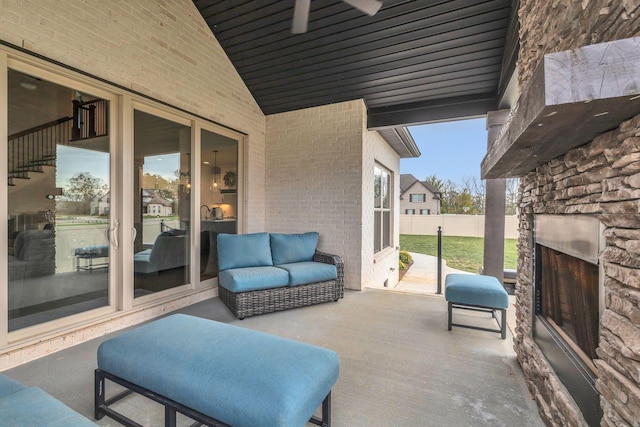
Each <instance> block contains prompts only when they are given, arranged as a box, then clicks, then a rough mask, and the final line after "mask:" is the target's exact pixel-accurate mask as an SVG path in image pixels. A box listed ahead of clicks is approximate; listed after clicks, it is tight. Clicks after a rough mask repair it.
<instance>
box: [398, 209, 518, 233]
mask: <svg viewBox="0 0 640 427" xmlns="http://www.w3.org/2000/svg"><path fill="white" fill-rule="evenodd" d="M439 226H440V227H442V235H443V236H466V237H484V215H448V214H447V215H404V214H401V215H400V234H416V235H424V236H435V235H437V234H438V227H439ZM504 237H505V239H517V238H518V220H517V217H516V216H515V215H507V216H505V221H504Z"/></svg>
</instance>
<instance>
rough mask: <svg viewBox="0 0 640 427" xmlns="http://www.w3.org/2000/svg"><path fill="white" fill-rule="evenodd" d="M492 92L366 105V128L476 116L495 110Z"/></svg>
mask: <svg viewBox="0 0 640 427" xmlns="http://www.w3.org/2000/svg"><path fill="white" fill-rule="evenodd" d="M496 103H497V99H496V96H495V94H480V95H469V96H458V97H455V98H446V99H438V100H434V101H424V102H416V103H410V104H400V105H393V106H390V107H379V108H370V109H369V110H368V114H367V128H368V129H369V130H374V129H375V130H377V129H382V128H388V127H398V126H413V125H419V124H424V123H433V122H441V121H446V120H454V119H462V118H471V117H479V116H484V115H485V114H487V111H491V110H495V109H496Z"/></svg>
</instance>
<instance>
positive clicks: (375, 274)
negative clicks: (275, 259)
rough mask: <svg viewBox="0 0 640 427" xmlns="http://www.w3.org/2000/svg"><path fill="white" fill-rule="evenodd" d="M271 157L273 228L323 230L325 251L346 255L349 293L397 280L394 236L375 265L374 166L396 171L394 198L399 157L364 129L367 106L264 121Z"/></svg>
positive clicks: (344, 105) (269, 204)
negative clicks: (389, 245) (376, 163)
mask: <svg viewBox="0 0 640 427" xmlns="http://www.w3.org/2000/svg"><path fill="white" fill-rule="evenodd" d="M266 159H267V172H266V177H267V180H266V181H267V190H266V194H267V205H266V206H267V210H266V211H267V221H266V222H267V230H268V231H273V232H303V231H310V230H315V231H318V232H320V234H321V237H320V249H321V250H325V251H328V252H332V253H336V254H339V255H341V256H342V257H343V258H344V262H345V286H346V287H347V288H350V289H363V288H364V287H366V286H370V285H371V286H376V285H379V286H382V283H384V280H385V279H387V278H388V279H389V284H390V286H393V285H395V283H397V281H398V271H397V264H398V260H397V252H396V251H395V246H396V245H397V244H398V243H397V242H398V239H399V237H398V236H399V235H398V232H397V231H396V233H395V235H394V238H393V242H394V243H393V244H392V248H391V249H388V250H386V251H383V253H381V254H378V255H377V256H376V257H375V263H374V254H373V167H374V162H375V161H376V160H377V161H378V162H380V163H381V164H382V165H384V166H385V167H387V168H388V169H389V170H391V171H392V172H393V173H394V177H395V180H394V183H395V185H394V188H393V190H392V191H393V197H394V199H397V198H398V194H399V185H400V184H399V168H400V159H399V157H398V155H397V153H395V152H394V151H393V150H392V149H391V148H390V147H389V145H388V144H387V143H386V142H385V141H384V140H383V139H382V137H380V135H379V134H378V133H377V132H370V131H367V130H366V108H365V105H364V102H363V101H361V100H359V101H350V102H344V103H340V104H332V105H326V106H322V107H316V108H309V109H305V110H299V111H293V112H289V113H282V114H275V115H271V116H267V154H266ZM394 206H395V207H396V211H395V212H394V215H393V218H394V219H393V220H394V223H395V224H396V226H395V229H396V230H397V229H398V226H399V222H398V221H399V220H398V215H397V206H398V201H397V200H396V202H395V203H394ZM391 268H394V270H391Z"/></svg>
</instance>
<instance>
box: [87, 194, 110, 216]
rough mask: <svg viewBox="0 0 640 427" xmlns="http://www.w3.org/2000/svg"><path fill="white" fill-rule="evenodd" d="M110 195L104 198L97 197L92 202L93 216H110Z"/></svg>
mask: <svg viewBox="0 0 640 427" xmlns="http://www.w3.org/2000/svg"><path fill="white" fill-rule="evenodd" d="M110 203H111V200H110V193H107V194H105V195H104V196H102V197H96V198H95V199H94V200H92V201H91V214H92V215H97V216H106V215H109V204H110Z"/></svg>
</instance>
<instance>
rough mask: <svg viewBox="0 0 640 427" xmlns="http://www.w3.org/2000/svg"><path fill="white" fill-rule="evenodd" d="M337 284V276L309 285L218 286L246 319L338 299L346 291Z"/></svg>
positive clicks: (233, 309) (225, 300)
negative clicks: (250, 288)
mask: <svg viewBox="0 0 640 427" xmlns="http://www.w3.org/2000/svg"><path fill="white" fill-rule="evenodd" d="M338 288H339V285H338V281H337V280H329V281H326V282H316V283H311V284H308V285H300V286H285V287H281V288H272V289H261V290H257V291H249V292H239V293H234V292H231V291H229V290H227V289H225V288H224V287H222V286H218V292H219V296H220V299H221V300H222V302H223V303H224V304H225V305H226V306H227V307H229V309H230V310H231V312H233V314H234V315H235V316H236V317H237V318H238V319H244V318H245V317H249V316H255V315H257V314H265V313H272V312H274V311H280V310H287V309H289V308H296V307H304V306H307V305H313V304H320V303H323V302H329V301H338V299H340V298H342V297H343V295H344V291H343V290H342V289H338Z"/></svg>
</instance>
